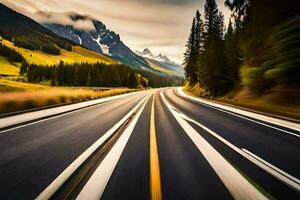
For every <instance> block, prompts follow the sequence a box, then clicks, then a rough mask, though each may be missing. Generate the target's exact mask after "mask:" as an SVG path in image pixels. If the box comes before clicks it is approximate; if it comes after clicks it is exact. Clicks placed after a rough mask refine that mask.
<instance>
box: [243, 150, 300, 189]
mask: <svg viewBox="0 0 300 200" xmlns="http://www.w3.org/2000/svg"><path fill="white" fill-rule="evenodd" d="M242 151H244V152H245V153H246V154H248V156H251V157H249V158H248V159H249V160H251V161H252V162H253V163H255V164H256V165H257V166H259V167H260V168H262V169H263V170H265V171H266V172H268V173H270V174H272V175H273V176H275V177H276V178H277V179H279V180H280V181H281V182H283V183H285V184H287V185H288V186H289V187H291V188H292V189H294V190H296V191H297V192H300V180H299V179H297V178H295V177H293V176H292V175H290V174H288V173H286V172H285V171H283V170H281V169H279V168H278V167H276V166H274V165H272V164H271V163H269V162H267V161H265V160H264V159H262V158H260V157H259V156H257V155H255V154H254V153H252V152H250V151H248V150H247V149H244V148H242ZM245 156H246V155H245Z"/></svg>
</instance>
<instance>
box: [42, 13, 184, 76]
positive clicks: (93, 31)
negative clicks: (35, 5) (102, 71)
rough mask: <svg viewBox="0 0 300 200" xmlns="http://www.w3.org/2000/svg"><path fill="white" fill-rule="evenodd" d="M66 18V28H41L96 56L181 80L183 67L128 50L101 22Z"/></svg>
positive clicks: (72, 15)
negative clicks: (70, 41) (100, 55)
mask: <svg viewBox="0 0 300 200" xmlns="http://www.w3.org/2000/svg"><path fill="white" fill-rule="evenodd" d="M66 16H67V17H68V19H69V20H71V21H72V23H69V24H67V25H66V24H59V23H57V22H56V23H54V22H48V23H44V26H45V27H47V28H48V29H50V30H51V31H53V32H54V33H56V34H57V35H59V36H61V37H64V38H67V39H69V40H72V41H73V42H75V43H77V44H80V45H82V46H84V47H86V48H88V49H90V50H92V51H95V52H97V53H102V54H106V55H108V56H110V57H112V58H113V59H115V60H117V61H119V62H121V63H123V64H126V65H128V66H131V67H132V68H134V69H138V70H143V71H144V70H146V71H150V72H153V73H156V74H165V72H166V71H171V72H170V73H169V74H171V75H172V76H181V77H183V72H182V71H183V68H182V67H181V66H179V65H177V64H176V63H173V62H171V61H170V60H169V58H168V57H167V56H165V55H162V54H159V55H157V56H155V55H153V54H152V53H151V51H150V50H149V49H147V48H146V49H144V51H143V52H133V51H131V49H130V48H129V47H127V46H126V45H125V44H124V43H123V41H121V39H120V36H119V35H118V34H116V33H115V32H114V31H110V30H109V29H108V28H107V27H106V25H105V24H103V23H102V22H100V21H98V20H95V19H93V18H90V17H87V16H82V15H79V14H76V13H67V14H66ZM149 59H150V60H151V62H149V61H150V60H149ZM153 61H155V64H153V63H154V62H153ZM153 66H155V67H153Z"/></svg>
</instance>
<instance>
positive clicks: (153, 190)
mask: <svg viewBox="0 0 300 200" xmlns="http://www.w3.org/2000/svg"><path fill="white" fill-rule="evenodd" d="M154 101H155V94H154V95H153V100H152V106H151V116H150V194H151V200H161V199H162V192H161V181H160V167H159V157H158V149H157V140H156V128H155V113H154Z"/></svg>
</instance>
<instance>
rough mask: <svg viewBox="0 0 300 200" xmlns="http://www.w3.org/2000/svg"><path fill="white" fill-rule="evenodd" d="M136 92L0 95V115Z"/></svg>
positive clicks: (62, 91)
mask: <svg viewBox="0 0 300 200" xmlns="http://www.w3.org/2000/svg"><path fill="white" fill-rule="evenodd" d="M133 91H137V90H136V89H127V88H124V89H112V90H107V91H93V90H90V89H75V88H69V89H67V88H52V89H43V90H37V91H19V92H10V93H0V113H7V112H14V111H20V110H25V109H31V108H38V107H44V106H49V105H55V104H62V103H73V102H80V101H85V100H91V99H98V98H104V97H109V96H114V95H120V94H125V93H129V92H133Z"/></svg>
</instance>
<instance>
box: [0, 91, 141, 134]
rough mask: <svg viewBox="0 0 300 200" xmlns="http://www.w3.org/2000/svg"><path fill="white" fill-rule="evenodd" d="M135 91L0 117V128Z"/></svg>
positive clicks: (90, 104) (121, 96)
mask: <svg viewBox="0 0 300 200" xmlns="http://www.w3.org/2000/svg"><path fill="white" fill-rule="evenodd" d="M137 93H138V92H133V93H128V94H122V95H117V96H112V97H107V98H102V99H96V100H91V101H86V102H81V103H76V104H71V105H66V106H60V107H56V108H49V109H45V110H40V111H34V112H30V113H24V114H20V115H15V116H10V117H5V118H1V119H0V128H1V129H3V128H5V127H9V126H13V125H16V124H21V123H26V122H30V121H33V120H38V119H41V118H45V117H51V116H53V115H58V114H61V113H65V114H70V113H72V111H74V110H75V111H77V109H81V110H82V109H83V108H85V107H87V108H90V106H94V105H98V104H100V103H104V102H109V101H112V100H116V99H120V98H123V97H127V96H130V95H134V94H137ZM66 112H68V113H66ZM55 117H56V116H55ZM48 119H50V118H48ZM45 120H47V119H45ZM45 120H41V121H45ZM20 127H24V126H20ZM14 129H16V128H14ZM14 129H8V130H5V131H1V132H0V133H4V132H8V131H10V130H14Z"/></svg>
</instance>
